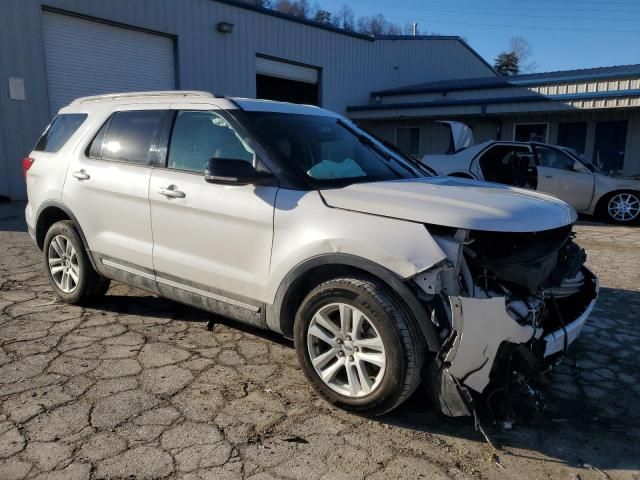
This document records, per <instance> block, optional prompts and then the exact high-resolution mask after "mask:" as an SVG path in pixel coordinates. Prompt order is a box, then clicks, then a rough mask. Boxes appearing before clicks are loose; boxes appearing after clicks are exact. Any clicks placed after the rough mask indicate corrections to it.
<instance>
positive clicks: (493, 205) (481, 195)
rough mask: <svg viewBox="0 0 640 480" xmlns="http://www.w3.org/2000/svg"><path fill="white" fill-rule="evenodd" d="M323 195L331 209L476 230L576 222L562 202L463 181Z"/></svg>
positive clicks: (370, 186) (363, 186)
mask: <svg viewBox="0 0 640 480" xmlns="http://www.w3.org/2000/svg"><path fill="white" fill-rule="evenodd" d="M320 193H321V195H322V197H323V198H324V200H325V202H326V203H327V205H329V206H330V207H335V208H342V209H345V210H352V211H356V212H362V213H369V214H372V215H381V216H385V217H393V218H399V219H403V220H410V221H414V222H421V223H428V224H433V225H442V226H446V227H456V228H465V229H471V230H485V231H492V232H537V231H542V230H550V229H552V228H558V227H562V226H565V225H568V224H571V223H573V222H575V221H576V219H577V215H576V212H575V210H574V209H573V208H572V207H570V206H569V205H567V204H566V203H565V202H563V201H562V200H559V199H557V198H554V197H550V196H548V195H543V194H541V193H537V192H532V191H529V190H523V189H520V188H513V187H507V186H504V185H499V184H496V183H486V182H479V181H476V180H467V179H463V178H452V177H432V178H420V179H410V180H398V181H389V182H372V183H360V184H353V185H350V186H347V187H343V188H336V189H326V190H321V191H320Z"/></svg>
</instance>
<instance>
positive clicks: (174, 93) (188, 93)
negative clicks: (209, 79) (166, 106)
mask: <svg viewBox="0 0 640 480" xmlns="http://www.w3.org/2000/svg"><path fill="white" fill-rule="evenodd" d="M178 96H182V97H208V98H214V97H215V95H213V94H212V93H209V92H201V91H197V90H162V91H151V92H126V93H107V94H104V95H93V96H90V97H80V98H76V99H75V100H74V101H73V102H71V105H77V104H79V103H88V102H104V101H107V100H119V99H121V98H132V97H178Z"/></svg>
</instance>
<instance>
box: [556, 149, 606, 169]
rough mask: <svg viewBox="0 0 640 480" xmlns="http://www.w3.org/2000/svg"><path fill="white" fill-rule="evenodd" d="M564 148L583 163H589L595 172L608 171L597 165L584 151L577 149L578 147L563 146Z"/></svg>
mask: <svg viewBox="0 0 640 480" xmlns="http://www.w3.org/2000/svg"><path fill="white" fill-rule="evenodd" d="M562 149H563V150H564V151H565V152H567V153H569V154H570V155H573V157H575V158H577V159H578V160H579V161H581V162H582V163H583V164H585V165H587V167H589V168H590V169H591V170H593V171H594V172H598V173H605V174H606V173H607V172H605V171H604V170H603V169H602V168H600V167H599V166H598V165H595V164H594V163H593V162H592V161H591V160H590V159H589V158H587V156H586V155H585V154H584V153H581V152H579V151H577V150H576V149H574V148H570V147H562Z"/></svg>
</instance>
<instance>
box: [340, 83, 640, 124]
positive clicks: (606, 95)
mask: <svg viewBox="0 0 640 480" xmlns="http://www.w3.org/2000/svg"><path fill="white" fill-rule="evenodd" d="M619 108H640V89H634V90H621V91H613V92H586V93H576V94H562V95H521V96H513V97H499V98H471V99H446V100H431V101H424V102H406V103H382V104H372V105H352V106H348V107H347V113H348V115H349V117H350V118H354V119H367V118H376V119H378V118H398V117H433V118H437V117H442V116H448V115H451V116H460V115H474V116H477V115H487V116H489V115H504V114H509V113H511V114H515V113H520V114H522V113H528V112H535V113H539V112H560V111H563V112H567V111H579V110H593V109H619Z"/></svg>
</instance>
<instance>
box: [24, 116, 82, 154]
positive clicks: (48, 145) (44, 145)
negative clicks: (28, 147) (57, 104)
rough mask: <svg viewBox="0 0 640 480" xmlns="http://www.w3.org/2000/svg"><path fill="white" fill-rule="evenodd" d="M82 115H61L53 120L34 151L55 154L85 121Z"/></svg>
mask: <svg viewBox="0 0 640 480" xmlns="http://www.w3.org/2000/svg"><path fill="white" fill-rule="evenodd" d="M86 118H87V115H86V114H84V113H63V114H60V115H58V116H56V118H54V119H53V122H51V124H50V125H49V126H48V127H47V129H46V130H45V131H44V133H43V134H42V136H41V137H40V140H38V143H37V144H36V146H35V148H34V150H35V151H37V152H51V153H53V152H57V151H58V150H60V149H61V148H62V147H63V145H64V144H65V143H67V140H69V138H70V137H71V135H73V134H74V133H75V131H76V130H78V128H79V127H80V125H82V122H84V121H85V119H86Z"/></svg>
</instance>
